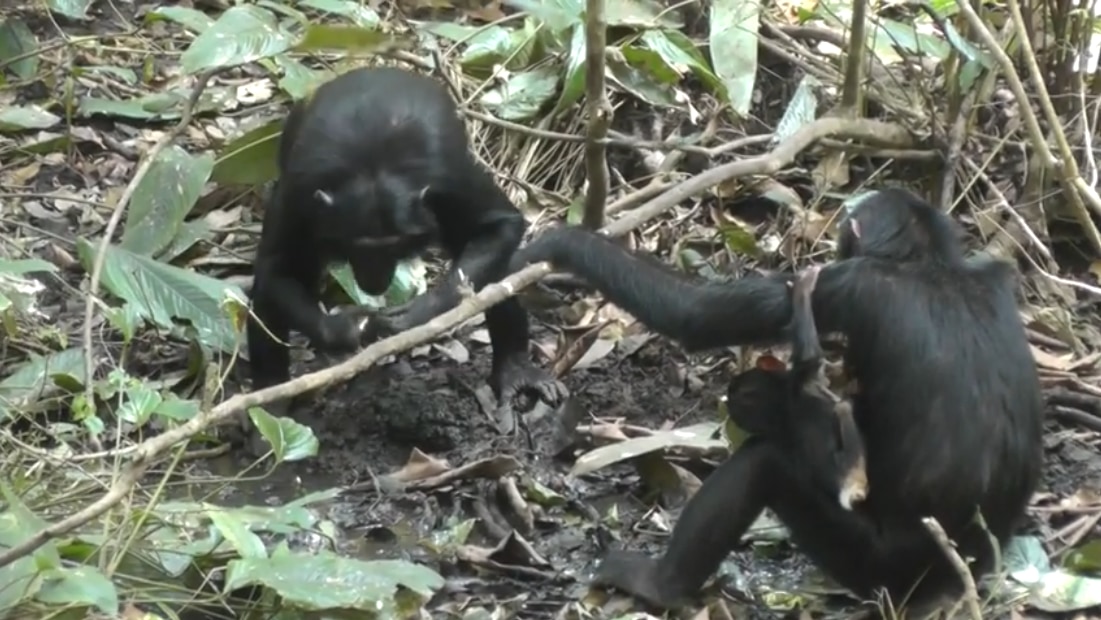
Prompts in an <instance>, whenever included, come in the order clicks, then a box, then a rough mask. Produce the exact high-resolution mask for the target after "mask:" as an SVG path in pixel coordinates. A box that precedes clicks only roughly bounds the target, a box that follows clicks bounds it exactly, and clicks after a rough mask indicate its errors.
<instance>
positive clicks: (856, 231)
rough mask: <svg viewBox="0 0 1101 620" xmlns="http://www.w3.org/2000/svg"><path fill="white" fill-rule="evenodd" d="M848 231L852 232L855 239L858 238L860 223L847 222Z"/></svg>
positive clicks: (854, 221) (851, 220)
mask: <svg viewBox="0 0 1101 620" xmlns="http://www.w3.org/2000/svg"><path fill="white" fill-rule="evenodd" d="M849 230H851V231H852V232H853V236H854V237H856V238H857V239H859V238H860V222H858V221H856V220H854V219H850V220H849Z"/></svg>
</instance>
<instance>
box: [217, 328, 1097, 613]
mask: <svg viewBox="0 0 1101 620" xmlns="http://www.w3.org/2000/svg"><path fill="white" fill-rule="evenodd" d="M553 320H554V319H553V318H550V321H552V322H553ZM533 321H534V322H535V323H539V320H538V319H533ZM535 329H536V339H537V340H539V339H543V340H544V341H546V340H550V339H553V338H554V334H553V332H551V330H550V328H548V327H547V326H546V325H543V326H536V328H535ZM470 331H471V329H470V328H467V329H465V330H460V331H459V332H458V333H457V334H456V335H455V337H456V338H457V339H458V340H459V341H460V342H462V343H464V344H465V345H466V346H467V348H468V349H469V350H470V359H469V361H468V362H466V363H461V364H460V363H457V362H455V361H453V360H451V359H448V358H446V357H444V356H443V355H441V354H439V353H438V352H433V353H430V354H427V355H419V356H413V357H411V356H410V355H409V354H405V355H402V356H399V357H398V358H397V359H396V360H392V361H390V362H389V363H387V364H384V365H382V366H380V367H377V368H374V369H372V370H370V371H368V372H367V373H364V374H363V375H361V376H359V377H357V378H356V379H355V380H353V381H352V382H350V383H348V384H346V385H342V386H335V387H333V388H330V389H329V390H327V391H325V392H324V393H318V394H313V395H309V396H307V397H306V398H304V399H303V400H302V402H300V403H298V404H297V405H296V407H295V410H294V414H293V415H294V417H295V419H297V420H298V421H299V422H302V423H305V424H308V425H309V426H311V427H312V428H313V430H314V432H315V434H316V435H317V437H318V439H319V440H320V444H321V447H320V453H319V455H318V456H317V457H316V458H314V459H310V460H308V461H305V462H299V463H286V464H283V465H281V466H280V467H279V468H278V469H277V470H275V471H274V472H272V473H271V474H270V475H269V476H268V477H266V478H265V479H264V480H262V481H259V482H256V483H248V484H239V485H236V486H235V487H234V488H233V489H232V490H231V492H230V494H229V495H228V496H227V497H224V498H222V499H221V500H219V501H223V502H225V503H230V504H245V503H251V504H260V503H283V502H285V501H288V500H292V499H295V498H297V497H301V496H302V495H304V494H305V493H308V492H310V491H315V490H319V489H325V488H331V487H335V486H343V485H350V484H354V483H357V482H363V481H364V480H370V479H371V477H372V476H373V475H379V474H384V473H386V472H390V471H393V470H397V469H399V468H400V467H401V466H402V465H403V464H405V462H406V461H407V459H408V457H409V454H410V451H411V450H412V449H413V448H419V449H421V450H423V451H424V452H427V453H430V454H432V455H433V456H437V457H441V458H446V459H447V460H448V461H449V462H450V464H451V465H452V466H459V465H462V464H464V463H469V462H472V461H474V460H476V459H478V458H481V457H486V456H493V455H498V454H512V455H515V456H516V457H517V458H518V459H519V460H520V462H521V463H523V465H524V471H523V474H524V475H530V476H532V477H534V478H535V479H536V480H538V481H539V482H540V483H542V484H544V485H546V486H548V487H550V488H552V489H554V490H555V491H557V492H558V493H560V494H562V495H563V496H565V497H566V498H567V499H568V500H571V504H570V505H566V506H561V507H556V508H549V509H547V510H546V511H545V513H544V514H543V515H542V516H541V517H540V518H537V519H536V527H535V530H534V531H533V532H532V533H530V535H529V536H527V537H526V538H527V539H528V540H529V541H530V542H532V543H533V545H534V546H535V549H536V551H537V552H538V553H539V554H541V555H542V556H543V557H544V558H546V559H547V560H548V561H549V562H550V564H551V567H550V568H543V569H540V570H539V571H538V572H539V573H541V575H542V576H533V575H521V576H517V575H515V574H507V573H506V574H492V573H487V572H480V571H475V570H472V569H471V568H470V566H468V565H464V564H463V563H461V562H455V561H453V560H448V559H443V558H442V557H437V556H435V555H433V554H432V553H430V552H428V551H427V550H426V549H424V548H423V547H422V546H421V545H420V544H418V543H419V542H420V541H423V540H424V539H426V538H428V536H429V535H430V534H431V533H432V532H433V531H437V532H438V531H440V530H444V529H446V528H448V527H451V526H453V525H454V524H455V523H456V522H457V521H458V520H463V519H467V518H472V517H477V516H481V517H484V516H486V510H488V511H489V514H491V515H493V516H494V517H496V519H495V520H497V522H498V523H499V524H502V525H503V527H504V528H506V529H507V527H508V525H507V522H506V521H505V520H504V519H503V518H501V517H500V515H501V514H502V512H501V511H500V510H498V507H497V505H496V502H495V499H494V493H493V491H492V489H493V486H492V485H491V484H489V483H488V482H485V481H473V480H472V481H465V482H461V483H459V484H456V485H453V486H451V487H446V488H443V489H439V490H436V491H432V492H428V493H424V492H412V493H404V492H400V491H399V492H391V493H387V494H381V495H380V494H379V493H377V492H374V491H371V492H358V493H354V494H350V495H348V496H345V497H343V498H341V499H340V500H338V501H336V502H334V503H332V504H330V505H328V506H327V507H326V512H327V514H326V516H327V518H329V519H331V520H333V521H334V522H335V523H336V524H337V525H338V526H339V527H340V528H341V529H342V531H343V536H345V538H344V540H342V541H341V543H340V544H339V547H340V548H341V550H342V551H344V552H347V553H349V554H352V555H355V556H358V557H362V558H364V559H373V558H384V557H385V558H393V557H404V558H406V559H411V560H415V561H419V562H423V563H426V564H429V565H431V566H433V567H434V568H436V569H437V570H438V571H439V572H440V573H441V574H443V575H444V576H445V577H448V578H449V587H448V588H445V589H444V591H443V592H441V593H440V594H439V595H438V596H437V597H436V599H435V600H434V601H433V605H441V604H445V603H448V602H452V603H453V602H456V601H460V600H462V601H467V600H469V601H470V602H471V603H475V604H481V605H486V606H487V607H490V608H492V607H493V606H495V601H499V600H501V599H508V598H511V597H520V598H521V599H522V600H523V601H524V604H523V605H524V607H523V612H522V613H521V614H520V617H524V618H538V617H548V618H549V617H553V616H554V615H555V614H556V613H557V612H558V611H560V609H561V607H562V605H563V604H565V603H567V602H569V601H575V600H578V599H580V598H583V597H585V596H586V592H587V590H588V588H587V586H586V585H585V582H586V580H587V579H588V577H589V573H590V571H591V569H592V568H593V565H594V561H596V560H598V559H599V558H600V557H601V555H602V554H603V550H604V549H606V548H609V546H611V547H615V546H619V545H627V546H630V547H632V548H642V549H647V550H649V551H651V552H657V551H658V550H659V549H660V546H661V544H662V541H663V540H664V538H665V534H662V533H654V532H652V530H653V529H654V528H653V526H652V524H650V523H649V522H645V523H643V524H641V526H640V524H639V519H640V518H641V517H642V516H644V514H645V512H646V511H647V510H648V509H649V508H650V507H651V506H652V504H653V501H652V500H651V501H643V500H641V499H640V498H639V497H638V494H639V493H641V492H642V491H643V489H642V485H641V484H640V481H639V476H638V474H637V472H636V470H635V469H634V467H632V466H630V465H617V466H613V467H609V468H607V469H604V470H600V471H598V472H595V473H594V474H591V475H587V476H583V477H581V478H574V477H568V476H567V475H566V473H567V472H568V470H569V467H570V465H571V464H572V460H573V459H572V457H571V454H570V453H569V451H567V453H566V454H565V455H564V457H563V458H554V452H555V450H556V445H555V443H554V441H553V439H551V438H550V436H552V435H553V434H554V429H553V428H551V427H549V426H548V425H547V423H546V422H544V423H541V424H540V425H539V426H538V427H537V428H535V429H534V430H533V431H532V432H531V434H524V433H521V434H520V435H518V436H501V435H500V434H499V433H498V432H497V431H496V429H495V427H493V426H492V425H491V423H490V420H489V418H488V416H487V414H486V411H485V408H484V407H483V406H481V405H480V404H479V401H478V399H477V398H476V397H475V395H474V393H473V391H472V390H473V389H477V388H481V389H483V390H484V389H485V388H484V386H485V378H486V376H487V375H488V372H489V364H490V351H489V348H488V346H484V345H479V344H476V343H474V342H472V341H471V340H470V339H469V338H468V337H467V336H468V334H469V333H470ZM299 345H301V343H299ZM622 348H624V347H620V349H622ZM297 353H298V358H299V359H298V360H297V361H296V363H295V371H296V372H298V373H301V372H304V371H306V370H309V369H316V368H320V367H322V366H324V365H325V364H327V363H328V360H326V359H325V358H324V357H321V356H317V357H313V355H312V354H311V353H309V351H307V350H304V349H303V348H301V347H300V348H299V349H298V350H297ZM628 353H629V354H626V355H625V354H624V353H622V352H621V350H617V351H615V352H613V353H612V354H610V355H608V356H607V357H605V358H604V359H602V360H600V361H599V362H597V363H596V364H594V365H593V366H591V367H588V368H585V369H581V370H574V371H572V372H570V373H568V374H567V375H566V376H565V377H563V378H562V380H563V381H564V383H565V384H566V385H567V386H568V388H569V389H570V391H571V395H572V398H573V399H575V403H576V404H579V405H580V406H581V408H582V409H583V411H584V412H586V413H587V414H589V415H592V416H601V417H612V416H622V417H623V418H625V419H626V420H627V421H629V422H630V423H631V424H635V425H640V426H647V427H652V428H656V427H659V426H661V425H663V424H671V423H675V424H677V425H685V424H690V423H693V422H699V421H705V420H708V419H714V416H715V415H716V406H717V405H716V403H717V398H718V396H719V395H720V394H721V393H722V390H723V389H724V387H725V377H726V376H727V373H728V367H729V366H728V365H727V364H723V363H717V362H720V361H722V360H723V359H724V358H726V359H730V358H732V357H733V356H732V355H730V354H723V353H719V354H711V355H691V356H689V355H686V354H685V353H684V352H683V351H682V350H680V349H679V348H678V347H676V346H675V345H671V344H669V343H668V342H666V341H664V340H663V339H660V338H653V339H651V340H649V342H648V343H647V344H645V345H643V346H642V347H641V348H637V349H636V350H632V351H629V352H628ZM302 358H312V359H306V360H303V359H302ZM536 360H537V361H538V362H540V363H542V364H547V363H548V362H547V360H545V359H542V358H540V357H538V356H537V357H536ZM686 368H688V369H700V368H711V370H709V371H706V372H702V373H700V374H698V375H694V374H692V372H694V371H688V372H687V377H688V378H686V370H685V369H686ZM1048 431H1049V433H1048V450H1047V456H1048V458H1047V464H1048V466H1047V470H1046V475H1045V485H1044V488H1043V489H1042V490H1043V491H1050V492H1053V493H1056V494H1057V495H1061V496H1065V495H1068V494H1073V493H1074V492H1075V491H1076V490H1079V489H1080V488H1082V486H1083V483H1085V484H1087V485H1089V484H1095V483H1096V481H1097V480H1099V479H1101V471H1099V469H1101V467H1099V460H1098V459H1097V458H1096V447H1095V446H1091V445H1089V443H1087V441H1089V440H1092V439H1093V437H1092V435H1083V434H1082V433H1080V432H1079V431H1078V430H1077V429H1074V428H1067V427H1063V426H1061V425H1060V424H1058V423H1056V422H1054V421H1052V422H1049V423H1048ZM560 445H561V444H558V446H560ZM579 453H580V452H577V453H575V454H574V456H576V454H579ZM230 459H231V460H234V461H235V462H236V465H231V464H230V463H229V462H226V461H222V462H220V463H215V464H213V465H214V467H213V469H214V470H221V471H220V473H221V474H222V475H228V474H231V473H232V472H231V471H230V470H232V469H234V467H238V468H239V467H241V466H243V465H245V464H246V463H247V461H246V460H245V458H244V457H243V456H240V455H237V456H235V457H230ZM685 466H686V467H687V468H688V469H690V470H692V471H694V473H696V474H697V475H699V476H700V477H701V478H702V477H704V476H706V474H707V473H708V471H710V465H708V464H701V463H698V462H697V463H685ZM1090 480H1092V481H1095V482H1094V483H1090V482H1089V481H1090ZM613 505H614V506H615V507H617V509H618V511H619V512H618V515H619V520H618V522H617V523H614V524H612V525H611V526H609V525H608V523H606V522H602V520H603V518H604V517H605V516H606V515H607V514H608V513H609V510H610V509H611V508H612V507H613ZM682 506H683V502H679V503H677V504H676V505H671V506H665V508H666V509H667V510H669V511H670V513H671V516H672V517H675V516H676V515H677V513H678V511H679V509H680V508H681V507H682ZM1039 523H1040V522H1037V523H1036V524H1033V526H1032V528H1031V529H1032V530H1033V531H1035V530H1036V529H1037V528H1038V527H1041V528H1046V527H1059V524H1058V523H1052V524H1051V525H1050V526H1041V525H1040V524H1039ZM636 526H640V527H638V529H641V530H646V531H648V532H649V533H638V532H637V530H636ZM1048 531H1050V530H1048ZM498 532H500V530H498ZM773 532H775V530H773ZM498 536H499V534H498ZM758 538H759V539H761V538H763V539H765V540H763V541H762V540H758V541H757V542H753V543H747V544H745V545H743V547H742V549H740V550H739V551H737V552H736V553H734V554H732V555H731V557H730V559H729V560H728V561H727V562H726V563H725V564H724V567H723V570H722V571H720V575H721V577H720V580H719V586H721V589H722V590H721V591H722V592H724V594H726V595H727V596H729V597H731V598H732V599H733V600H730V601H728V604H731V605H733V606H734V608H735V609H740V612H739V617H782V616H783V615H785V612H784V611H783V610H782V609H770V608H769V605H768V604H766V603H773V604H774V606H776V605H779V606H782V604H783V603H784V602H785V601H796V600H798V601H801V602H802V603H804V604H810V605H811V606H812V607H813V608H816V609H817V610H818V611H823V612H828V613H827V615H828V616H835V617H845V616H847V615H848V614H849V612H851V611H852V610H853V607H852V605H853V603H852V601H850V600H847V599H845V598H843V597H838V596H827V595H829V594H836V592H834V591H832V590H831V589H829V588H828V586H826V585H825V584H823V583H821V582H819V581H818V576H817V574H816V572H815V571H814V569H813V568H810V567H809V566H808V565H807V564H806V562H805V561H804V560H803V559H802V557H801V556H800V555H799V554H798V553H797V552H796V551H794V549H793V548H792V547H791V546H790V545H789V544H787V543H786V542H785V541H783V540H780V541H776V540H775V537H769V536H767V535H766V536H759V537H758ZM497 542H498V538H497V537H495V536H494V534H493V533H492V530H487V529H485V528H484V527H476V528H475V530H474V532H473V534H472V537H471V539H470V540H468V543H470V544H476V545H483V546H486V547H493V546H495V545H496V543H497ZM712 591H714V590H712ZM788 591H792V592H799V591H802V592H803V595H801V596H789V595H787V594H785V592H788ZM596 596H604V595H602V594H597V595H596ZM587 600H588V601H593V600H596V601H600V600H603V599H600V598H597V599H593V598H589V599H587ZM609 605H612V606H614V607H620V606H629V605H630V603H628V602H626V601H625V600H617V599H615V598H613V599H611V602H610V603H609ZM815 615H816V616H817V615H818V614H815Z"/></svg>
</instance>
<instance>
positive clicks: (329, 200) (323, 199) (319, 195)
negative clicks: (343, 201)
mask: <svg viewBox="0 0 1101 620" xmlns="http://www.w3.org/2000/svg"><path fill="white" fill-rule="evenodd" d="M313 197H314V198H316V199H317V200H318V201H319V202H320V203H321V204H323V205H325V206H327V207H331V206H333V195H332V194H330V193H329V192H327V191H325V190H323V189H319V190H317V191H316V192H314V193H313Z"/></svg>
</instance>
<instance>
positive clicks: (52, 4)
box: [46, 0, 92, 19]
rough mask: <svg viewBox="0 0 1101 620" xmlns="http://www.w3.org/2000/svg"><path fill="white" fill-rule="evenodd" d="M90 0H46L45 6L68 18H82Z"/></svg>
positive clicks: (90, 3) (89, 4)
mask: <svg viewBox="0 0 1101 620" xmlns="http://www.w3.org/2000/svg"><path fill="white" fill-rule="evenodd" d="M91 5H92V0H47V1H46V8H48V9H50V10H51V11H53V12H54V13H60V14H61V15H64V16H65V17H68V18H69V19H84V18H85V17H86V15H87V13H88V7H89V6H91Z"/></svg>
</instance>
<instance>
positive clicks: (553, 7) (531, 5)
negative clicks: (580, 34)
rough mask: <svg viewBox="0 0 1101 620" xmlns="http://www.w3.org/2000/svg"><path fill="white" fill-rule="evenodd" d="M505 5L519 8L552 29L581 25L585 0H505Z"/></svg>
mask: <svg viewBox="0 0 1101 620" xmlns="http://www.w3.org/2000/svg"><path fill="white" fill-rule="evenodd" d="M505 5H506V6H511V7H513V8H516V9H519V10H521V11H524V12H525V13H528V14H529V15H531V16H532V17H534V18H536V19H538V20H541V21H543V22H544V23H546V24H547V26H549V27H550V28H551V29H552V30H565V29H566V28H569V27H571V26H578V27H583V26H584V24H585V21H584V18H583V17H582V15H583V13H584V11H585V0H505Z"/></svg>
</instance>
